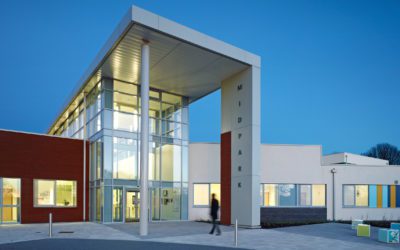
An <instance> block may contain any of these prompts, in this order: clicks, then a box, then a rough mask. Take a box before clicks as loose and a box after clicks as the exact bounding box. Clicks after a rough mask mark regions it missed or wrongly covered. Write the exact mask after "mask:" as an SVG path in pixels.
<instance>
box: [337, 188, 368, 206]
mask: <svg viewBox="0 0 400 250" xmlns="http://www.w3.org/2000/svg"><path fill="white" fill-rule="evenodd" d="M370 185H375V184H343V185H342V208H371V207H370V204H369V186H370ZM346 186H352V187H353V204H354V205H345V193H344V191H345V187H346ZM357 186H367V194H368V197H367V200H368V205H366V206H358V205H357V202H356V201H357Z"/></svg>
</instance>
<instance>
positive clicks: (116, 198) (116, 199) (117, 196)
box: [112, 188, 123, 222]
mask: <svg viewBox="0 0 400 250" xmlns="http://www.w3.org/2000/svg"><path fill="white" fill-rule="evenodd" d="M122 204H123V203H122V188H114V189H113V212H112V213H113V221H115V222H121V221H122Z"/></svg>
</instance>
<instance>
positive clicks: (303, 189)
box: [299, 185, 311, 206]
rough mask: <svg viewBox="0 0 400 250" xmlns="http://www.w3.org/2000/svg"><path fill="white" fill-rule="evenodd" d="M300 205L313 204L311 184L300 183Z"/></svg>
mask: <svg viewBox="0 0 400 250" xmlns="http://www.w3.org/2000/svg"><path fill="white" fill-rule="evenodd" d="M299 192H300V197H299V198H300V206H311V185H300V190H299Z"/></svg>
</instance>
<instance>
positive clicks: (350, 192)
mask: <svg viewBox="0 0 400 250" xmlns="http://www.w3.org/2000/svg"><path fill="white" fill-rule="evenodd" d="M354 191H355V190H354V186H353V185H345V186H343V193H344V194H343V195H344V199H343V202H344V205H345V206H354V205H355V204H354Z"/></svg>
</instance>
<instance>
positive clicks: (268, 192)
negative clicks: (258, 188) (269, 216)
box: [264, 184, 277, 207]
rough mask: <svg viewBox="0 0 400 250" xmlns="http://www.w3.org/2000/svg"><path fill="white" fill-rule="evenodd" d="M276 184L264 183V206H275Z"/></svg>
mask: <svg viewBox="0 0 400 250" xmlns="http://www.w3.org/2000/svg"><path fill="white" fill-rule="evenodd" d="M276 189H277V185H276V184H264V206H266V207H275V206H277V202H276V196H277V190H276Z"/></svg>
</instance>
